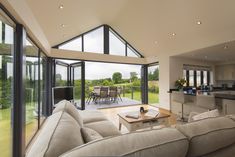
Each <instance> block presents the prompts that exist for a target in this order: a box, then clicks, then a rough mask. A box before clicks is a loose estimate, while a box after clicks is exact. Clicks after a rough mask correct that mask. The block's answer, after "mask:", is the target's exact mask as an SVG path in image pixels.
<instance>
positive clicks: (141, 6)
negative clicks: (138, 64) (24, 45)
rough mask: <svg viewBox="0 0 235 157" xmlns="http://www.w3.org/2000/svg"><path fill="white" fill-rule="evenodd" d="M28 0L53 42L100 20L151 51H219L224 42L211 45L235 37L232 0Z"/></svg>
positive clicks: (146, 51)
mask: <svg viewBox="0 0 235 157" xmlns="http://www.w3.org/2000/svg"><path fill="white" fill-rule="evenodd" d="M26 1H27V3H28V5H29V7H30V8H31V10H32V12H33V14H34V16H35V18H36V20H37V21H38V23H39V25H40V26H41V27H42V30H43V32H44V33H45V35H46V37H47V39H48V41H49V43H50V45H51V46H53V45H56V44H58V43H61V42H63V41H65V40H67V39H69V38H71V37H74V36H76V35H78V34H81V33H83V32H85V31H88V30H90V29H92V28H94V27H96V26H98V25H101V24H108V25H110V26H111V27H113V28H114V29H115V30H116V31H117V32H119V33H120V34H121V35H122V36H123V37H124V38H125V39H126V40H127V41H128V42H129V43H130V44H132V45H133V46H134V47H135V48H136V49H137V50H139V51H140V52H141V53H142V54H143V55H144V56H147V57H150V56H158V55H160V54H168V55H170V56H171V55H177V54H181V53H185V52H192V51H194V53H201V52H205V51H207V49H205V48H206V47H210V48H209V50H211V51H212V52H211V53H212V54H213V53H214V52H218V53H221V52H223V48H222V50H221V51H219V50H220V49H221V47H217V46H215V47H214V48H215V49H213V48H211V47H213V46H214V45H218V44H221V43H225V42H228V41H233V40H235V20H234V19H235V9H234V6H235V1H234V0H40V1H39V0H26ZM61 4H63V6H64V9H59V6H60V5H61ZM197 21H201V22H202V24H201V25H197ZM61 24H65V27H64V28H61V26H60V25H61ZM172 33H176V35H175V36H172V35H171V34H172ZM155 41H156V42H157V44H156V43H155ZM195 50H197V51H195ZM234 50H235V48H234V47H233V50H232V47H231V49H230V51H231V52H230V53H235V52H234ZM208 56H209V54H208ZM218 57H219V58H220V56H218Z"/></svg>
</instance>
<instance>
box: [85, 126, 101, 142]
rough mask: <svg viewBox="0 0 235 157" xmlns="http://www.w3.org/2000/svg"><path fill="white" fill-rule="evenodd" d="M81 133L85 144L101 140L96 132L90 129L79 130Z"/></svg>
mask: <svg viewBox="0 0 235 157" xmlns="http://www.w3.org/2000/svg"><path fill="white" fill-rule="evenodd" d="M81 133H82V137H83V140H84V141H85V143H88V142H91V141H94V140H99V139H102V138H103V137H102V136H101V135H100V134H99V133H98V132H96V131H95V130H93V129H90V128H85V127H83V128H81Z"/></svg>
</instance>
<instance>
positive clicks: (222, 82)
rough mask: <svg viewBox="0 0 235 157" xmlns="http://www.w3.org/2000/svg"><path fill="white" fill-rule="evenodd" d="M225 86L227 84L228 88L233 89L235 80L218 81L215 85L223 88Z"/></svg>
mask: <svg viewBox="0 0 235 157" xmlns="http://www.w3.org/2000/svg"><path fill="white" fill-rule="evenodd" d="M223 84H227V85H228V87H232V85H234V84H235V80H234V81H232V80H229V81H225V80H223V81H222V80H221V81H216V84H214V86H216V87H221V86H222V85H223Z"/></svg>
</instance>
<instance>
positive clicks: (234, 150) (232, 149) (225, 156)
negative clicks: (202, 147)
mask: <svg viewBox="0 0 235 157" xmlns="http://www.w3.org/2000/svg"><path fill="white" fill-rule="evenodd" d="M234 154H235V144H233V145H231V146H229V147H226V148H223V149H220V150H218V151H215V152H212V153H210V154H207V155H205V156H203V157H234Z"/></svg>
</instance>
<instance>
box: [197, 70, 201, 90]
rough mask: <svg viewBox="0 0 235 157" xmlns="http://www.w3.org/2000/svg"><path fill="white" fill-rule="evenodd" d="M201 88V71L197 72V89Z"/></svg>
mask: <svg viewBox="0 0 235 157" xmlns="http://www.w3.org/2000/svg"><path fill="white" fill-rule="evenodd" d="M199 86H201V71H197V87H199Z"/></svg>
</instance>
